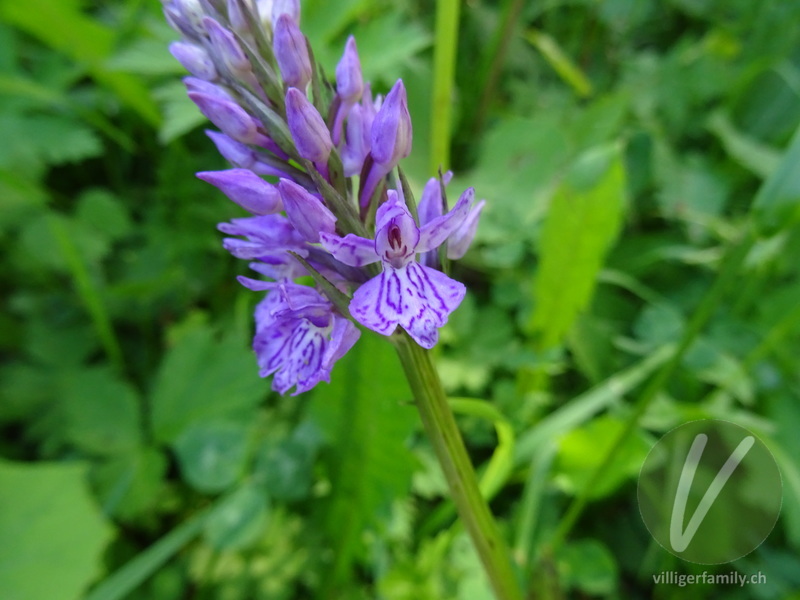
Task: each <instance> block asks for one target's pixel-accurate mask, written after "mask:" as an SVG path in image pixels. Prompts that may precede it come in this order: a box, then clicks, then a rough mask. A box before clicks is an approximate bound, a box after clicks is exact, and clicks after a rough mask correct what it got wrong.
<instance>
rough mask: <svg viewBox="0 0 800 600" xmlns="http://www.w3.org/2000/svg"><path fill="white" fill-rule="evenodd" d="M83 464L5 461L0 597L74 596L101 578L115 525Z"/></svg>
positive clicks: (0, 469)
mask: <svg viewBox="0 0 800 600" xmlns="http://www.w3.org/2000/svg"><path fill="white" fill-rule="evenodd" d="M85 475H86V469H85V466H84V465H83V464H79V463H71V464H68V463H63V464H57V463H39V464H33V465H32V464H20V463H12V462H7V461H0V490H2V493H0V598H8V599H9V600H12V599H14V600H28V599H30V600H39V599H40V598H41V599H45V598H46V599H47V600H75V598H78V597H80V596H81V593H82V592H83V591H84V590H85V589H86V587H87V586H88V585H89V584H90V583H91V582H92V581H93V580H94V579H95V578H96V577H97V575H98V574H99V573H100V570H101V564H102V553H103V550H104V548H105V546H106V544H107V543H108V542H109V541H110V539H111V535H112V530H111V527H110V526H109V524H108V522H107V521H106V520H105V519H104V518H103V516H102V515H101V514H100V511H99V510H98V508H97V506H95V504H94V502H93V501H92V498H91V495H90V494H89V491H88V489H87V488H86V483H85V479H86V477H85Z"/></svg>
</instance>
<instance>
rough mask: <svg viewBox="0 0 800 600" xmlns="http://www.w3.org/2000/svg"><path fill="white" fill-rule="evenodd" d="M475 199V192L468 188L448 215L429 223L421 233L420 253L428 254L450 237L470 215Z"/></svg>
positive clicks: (418, 249)
mask: <svg viewBox="0 0 800 600" xmlns="http://www.w3.org/2000/svg"><path fill="white" fill-rule="evenodd" d="M474 199H475V190H474V189H473V188H467V190H466V191H465V192H464V193H463V194H461V198H459V200H458V202H457V203H456V205H455V206H454V207H453V209H452V210H451V211H450V212H449V213H447V214H446V215H442V216H441V217H437V218H435V219H434V220H433V221H430V222H429V223H427V224H426V225H425V226H424V227H423V228H422V230H421V231H420V234H421V235H420V240H419V247H418V248H417V251H418V252H427V251H428V250H434V249H435V248H438V247H439V246H441V245H442V244H444V241H445V240H446V239H447V238H448V237H450V235H451V234H452V233H453V232H454V231H455V230H456V229H458V228H459V227H461V224H462V223H463V222H464V220H465V219H466V218H467V215H468V214H469V208H470V206H471V205H472V202H473V200H474Z"/></svg>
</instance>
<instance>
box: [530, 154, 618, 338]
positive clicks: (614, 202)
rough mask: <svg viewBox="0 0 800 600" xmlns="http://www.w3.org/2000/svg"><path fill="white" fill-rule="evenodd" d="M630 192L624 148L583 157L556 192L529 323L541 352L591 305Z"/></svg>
mask: <svg viewBox="0 0 800 600" xmlns="http://www.w3.org/2000/svg"><path fill="white" fill-rule="evenodd" d="M625 194H626V191H625V167H624V164H623V159H622V149H621V147H620V146H619V145H613V146H603V147H599V148H595V149H593V150H591V151H588V152H586V153H584V154H583V155H582V156H581V157H580V158H579V159H578V160H577V161H576V163H575V164H574V165H573V167H572V169H571V170H570V173H569V174H568V175H567V177H566V178H565V179H564V181H563V182H562V183H561V184H560V186H559V188H558V190H557V191H556V193H555V196H554V197H553V199H552V203H551V205H550V211H549V213H548V214H547V218H546V220H545V224H544V231H543V232H542V239H541V243H540V247H539V254H540V266H539V269H538V271H537V273H536V278H535V281H534V293H535V298H536V307H535V312H534V314H533V317H532V319H531V321H530V323H529V329H530V330H531V331H532V332H533V333H534V334H536V335H537V336H538V338H539V344H540V346H541V347H542V348H550V347H553V346H555V345H557V344H559V343H560V342H561V340H562V339H563V337H564V335H565V334H566V333H567V332H568V331H569V329H570V328H571V327H572V325H573V323H574V322H575V319H576V317H577V316H578V313H579V312H580V311H581V310H583V309H584V308H585V307H586V306H587V305H588V304H589V301H590V300H591V298H592V294H593V293H594V288H595V285H596V282H597V275H598V273H599V272H600V269H601V268H602V266H603V262H604V259H605V255H606V253H607V252H608V250H609V249H610V247H611V246H612V244H613V243H614V241H615V240H616V237H617V235H618V233H619V231H620V228H621V226H622V218H623V214H624V209H625V205H626V200H625Z"/></svg>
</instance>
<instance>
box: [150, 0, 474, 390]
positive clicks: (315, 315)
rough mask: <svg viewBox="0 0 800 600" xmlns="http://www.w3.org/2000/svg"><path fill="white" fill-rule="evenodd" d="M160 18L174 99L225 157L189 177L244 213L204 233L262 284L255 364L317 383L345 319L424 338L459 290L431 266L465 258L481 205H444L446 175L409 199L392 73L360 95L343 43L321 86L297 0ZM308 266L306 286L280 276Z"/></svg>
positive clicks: (191, 2)
mask: <svg viewBox="0 0 800 600" xmlns="http://www.w3.org/2000/svg"><path fill="white" fill-rule="evenodd" d="M164 13H165V15H166V18H167V21H168V22H169V23H170V25H171V26H172V27H173V28H174V29H175V30H176V31H178V32H179V33H180V34H181V36H182V39H181V41H177V42H174V43H173V44H171V46H170V52H171V53H172V54H173V56H174V57H175V58H176V59H177V60H178V61H179V62H180V63H181V64H182V65H183V66H184V67H185V68H186V69H187V70H188V71H189V72H190V73H191V76H190V77H186V78H185V79H184V83H185V84H186V88H187V90H188V93H189V97H190V98H191V99H192V101H194V103H195V104H196V105H197V107H198V108H199V109H200V111H201V112H202V113H203V115H205V116H206V117H207V118H208V119H209V120H210V121H211V122H212V123H213V124H214V125H215V126H216V127H217V128H218V129H219V131H207V134H208V136H209V137H210V138H211V140H212V142H214V144H215V145H216V147H217V149H218V150H219V152H220V153H221V154H222V155H223V156H224V157H225V158H226V159H227V160H228V161H229V162H230V163H231V164H232V165H233V167H234V168H231V169H228V170H224V171H208V172H202V173H198V174H197V176H198V177H200V178H201V179H202V180H204V181H206V182H208V183H210V184H212V185H214V186H216V187H217V188H219V189H220V190H221V191H222V192H223V193H225V194H226V195H227V196H228V197H229V198H230V199H231V200H233V201H234V202H235V203H237V204H238V205H239V206H241V207H242V208H244V209H245V210H247V211H248V212H249V213H251V215H252V216H249V217H245V218H239V219H233V220H231V221H230V222H229V223H222V224H220V225H219V229H220V230H221V231H222V232H223V233H225V234H227V235H229V236H231V237H227V238H225V240H224V242H223V245H224V247H225V248H226V249H227V250H228V251H229V252H231V253H232V254H233V255H234V256H236V257H237V258H242V259H245V260H248V261H250V268H251V269H252V270H253V271H255V272H256V273H258V274H259V275H261V276H262V277H261V278H257V279H254V278H249V277H240V278H239V280H240V282H241V283H242V284H243V285H245V286H246V287H248V288H250V289H252V290H256V291H263V292H266V296H265V298H264V300H262V301H261V303H260V304H259V305H258V307H257V309H256V313H255V320H256V334H255V338H254V340H253V348H254V350H255V353H256V356H257V359H258V364H259V367H260V374H261V375H262V376H264V377H266V376H269V375H273V376H274V378H273V388H274V389H275V390H277V391H278V392H280V393H285V392H287V391H289V390H291V389H292V388H294V393H295V394H298V393H301V392H304V391H306V390H309V389H311V388H312V387H314V386H315V385H316V384H317V383H319V382H320V381H323V380H324V381H329V380H330V373H331V369H332V368H333V365H334V363H335V362H336V361H337V360H338V359H339V358H341V357H342V356H343V355H344V354H345V353H346V352H347V351H348V350H349V349H350V348H351V347H352V346H353V344H355V342H356V341H357V340H358V337H359V335H360V331H359V329H358V328H357V327H356V326H355V324H354V322H355V323H359V324H361V325H362V326H364V327H367V328H369V329H371V330H373V331H376V332H378V333H380V334H382V335H386V336H389V335H391V334H392V333H394V332H395V331H396V330H397V328H398V326H399V327H401V328H403V329H404V330H405V331H406V332H407V333H408V335H410V336H411V337H412V338H413V339H414V340H415V341H416V342H417V343H418V344H420V345H421V346H423V347H425V348H431V347H433V346H434V345H435V344H436V342H437V340H438V330H439V328H440V327H442V326H443V325H444V324H445V323H446V322H447V318H448V316H449V314H450V313H451V312H452V311H453V310H455V309H456V307H458V305H459V304H460V302H461V300H462V299H463V297H464V294H465V288H464V285H463V284H461V283H459V282H457V281H455V280H453V279H451V278H450V277H448V276H447V275H445V273H444V272H443V270H442V269H443V266H444V265H445V264H446V262H447V261H448V260H450V259H457V258H460V257H461V256H463V255H464V253H465V252H466V250H467V248H468V246H469V245H470V243H471V241H472V238H473V237H474V235H475V229H476V227H477V223H478V218H479V216H480V212H481V209H482V208H483V201H481V202H478V203H476V202H475V200H474V192H473V190H472V189H471V188H470V189H468V190H466V191H465V192H464V193H463V194H462V195H461V197H460V199H459V200H458V202H457V203H456V204H455V206H454V207H453V208H452V210H449V211H447V212H446V196H445V194H444V190H445V186H446V184H447V183H448V182H449V178H450V175H449V174H447V175H445V176H443V177H439V178H433V179H431V180H430V181H429V182H428V183H427V185H426V186H425V188H424V190H423V193H422V196H421V198H420V202H419V205H418V206H416V205H415V203H414V201H413V198H412V197H411V191H410V189H409V188H408V185H407V182H406V180H405V177H404V176H403V174H402V171H401V170H400V168H399V167H398V163H399V161H400V160H401V159H403V158H405V157H406V156H408V155H409V153H410V152H411V140H412V131H411V118H410V116H409V113H408V106H407V100H406V91H405V88H404V87H403V82H402V81H397V82H396V83H395V85H394V86H393V87H392V88H391V90H390V91H389V93H388V94H387V95H386V97H385V98H381V97H380V96H375V97H373V95H372V92H371V89H370V85H369V83H366V82H365V81H364V79H363V77H362V72H361V64H360V60H359V56H358V50H357V47H356V42H355V39H353V37H350V38H349V39H348V40H347V43H346V44H345V48H344V53H343V55H342V58H341V60H340V61H339V63H338V65H337V67H336V73H335V75H336V78H335V83H334V84H332V83H329V82H328V81H327V80H325V79H324V78H323V76H322V74H321V72H320V70H319V68H318V66H317V65H316V64H315V63H314V61H313V58H312V57H313V54H312V52H311V51H310V48H309V45H308V40H307V39H306V37H305V36H304V35H303V33H302V31H301V30H300V6H299V0H266V1H264V0H166V1H165V4H164ZM265 176H266V177H267V178H268V179H265V178H264V177H265ZM309 275H311V277H312V278H313V280H314V282H315V287H311V286H309V285H300V284H298V283H297V282H296V280H297V279H298V278H300V277H305V278H306V279H307V278H308V276H309Z"/></svg>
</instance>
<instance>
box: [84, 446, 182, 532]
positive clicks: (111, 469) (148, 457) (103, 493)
mask: <svg viewBox="0 0 800 600" xmlns="http://www.w3.org/2000/svg"><path fill="white" fill-rule="evenodd" d="M166 473H167V459H166V457H165V456H164V454H163V453H162V452H161V451H160V450H157V449H155V448H142V449H136V450H134V451H133V452H129V453H126V454H122V455H118V456H114V457H111V458H110V459H109V460H107V461H105V462H103V463H101V464H99V465H97V466H96V467H95V468H94V470H93V471H92V483H93V486H94V488H95V490H96V493H97V496H98V498H99V499H100V501H101V502H102V504H103V510H104V511H105V512H106V513H108V514H110V515H113V516H114V517H117V518H119V519H123V520H126V521H133V520H134V519H137V518H139V517H143V516H144V515H145V514H146V513H148V512H149V511H152V509H153V507H154V506H155V505H156V503H157V502H158V501H159V500H160V497H161V494H160V492H161V490H162V487H163V485H164V477H165V475H166Z"/></svg>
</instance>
